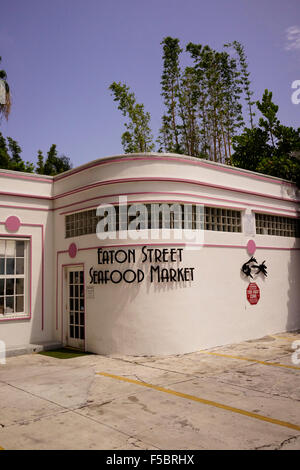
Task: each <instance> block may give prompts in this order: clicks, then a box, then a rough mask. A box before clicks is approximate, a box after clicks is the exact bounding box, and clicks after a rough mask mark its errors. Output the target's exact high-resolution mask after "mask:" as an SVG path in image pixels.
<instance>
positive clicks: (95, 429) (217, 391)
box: [0, 333, 300, 450]
mask: <svg viewBox="0 0 300 470" xmlns="http://www.w3.org/2000/svg"><path fill="white" fill-rule="evenodd" d="M297 339H298V340H299V339H300V334H299V333H298V334H297V333H282V334H278V335H273V336H267V337H265V338H260V339H258V340H256V341H246V342H243V343H239V344H234V345H231V346H226V347H220V348H214V349H212V350H209V351H199V352H194V353H191V354H185V355H181V356H167V357H133V356H122V357H121V356H120V357H119V356H114V357H104V356H97V355H87V356H80V357H75V358H72V359H65V360H62V359H56V358H53V357H47V356H43V355H40V354H28V355H24V356H18V357H11V358H8V359H7V363H6V365H0V403H1V408H0V447H2V448H4V449H128V450H133V449H300V364H298V365H297V364H295V363H293V362H292V354H293V353H294V352H295V351H294V349H292V344H293V341H295V340H297ZM299 358H300V354H299ZM103 374H104V375H103Z"/></svg>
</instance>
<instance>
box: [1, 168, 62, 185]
mask: <svg viewBox="0 0 300 470" xmlns="http://www.w3.org/2000/svg"><path fill="white" fill-rule="evenodd" d="M0 176H5V177H6V178H12V179H15V180H29V181H38V182H41V183H51V184H52V183H53V178H49V179H47V178H43V177H42V178H39V177H37V176H26V175H15V174H10V173H4V172H2V171H1V172H0Z"/></svg>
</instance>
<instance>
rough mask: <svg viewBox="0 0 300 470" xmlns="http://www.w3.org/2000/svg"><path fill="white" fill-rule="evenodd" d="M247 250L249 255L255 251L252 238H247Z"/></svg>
mask: <svg viewBox="0 0 300 470" xmlns="http://www.w3.org/2000/svg"><path fill="white" fill-rule="evenodd" d="M247 251H248V253H249V255H254V253H255V251H256V244H255V241H254V240H249V241H248V243H247Z"/></svg>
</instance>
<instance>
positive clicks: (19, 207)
mask: <svg viewBox="0 0 300 470" xmlns="http://www.w3.org/2000/svg"><path fill="white" fill-rule="evenodd" d="M0 207H6V208H10V209H24V210H30V211H44V212H49V211H51V210H53V209H49V208H47V207H30V206H12V205H8V204H0Z"/></svg>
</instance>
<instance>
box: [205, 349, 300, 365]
mask: <svg viewBox="0 0 300 470" xmlns="http://www.w3.org/2000/svg"><path fill="white" fill-rule="evenodd" d="M199 352H200V353H202V354H210V355H212V356H220V357H229V358H230V359H239V360H240V361H248V362H255V363H256V364H263V365H265V366H274V367H285V368H287V369H296V370H300V367H297V366H288V365H286V364H277V362H264V361H259V360H257V359H251V358H250V357H241V356H231V355H230V354H221V353H215V352H211V351H199Z"/></svg>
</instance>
